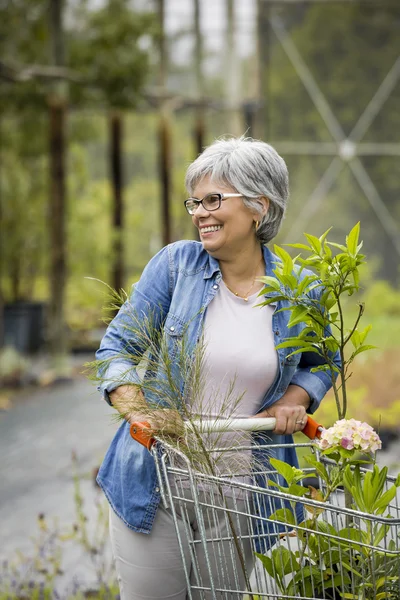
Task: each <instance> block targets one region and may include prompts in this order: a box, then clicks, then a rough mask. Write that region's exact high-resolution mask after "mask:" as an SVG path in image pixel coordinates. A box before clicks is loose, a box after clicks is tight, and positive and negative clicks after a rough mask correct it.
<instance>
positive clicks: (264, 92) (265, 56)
mask: <svg viewBox="0 0 400 600" xmlns="http://www.w3.org/2000/svg"><path fill="white" fill-rule="evenodd" d="M270 10H271V7H270V3H269V2H264V0H257V63H258V80H259V84H258V86H259V87H258V99H259V102H258V107H259V108H258V118H257V132H258V133H257V137H260V138H262V139H264V140H268V139H269V136H270V131H269V130H270V127H269V75H270V73H269V66H270V25H269V16H270Z"/></svg>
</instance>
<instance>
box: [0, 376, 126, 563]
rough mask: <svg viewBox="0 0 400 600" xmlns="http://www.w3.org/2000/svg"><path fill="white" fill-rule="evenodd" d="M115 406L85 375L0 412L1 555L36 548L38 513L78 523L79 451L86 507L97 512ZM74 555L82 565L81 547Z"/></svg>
mask: <svg viewBox="0 0 400 600" xmlns="http://www.w3.org/2000/svg"><path fill="white" fill-rule="evenodd" d="M112 414H113V413H112V409H110V408H109V406H108V405H107V404H106V403H105V402H103V401H102V400H101V398H100V397H99V394H98V392H97V391H96V389H95V388H94V386H93V384H91V383H89V382H87V381H85V380H84V379H83V378H82V379H79V380H76V381H73V382H71V383H68V384H59V385H56V386H53V387H49V388H45V389H31V390H26V391H23V392H21V393H19V394H18V395H17V396H16V397H15V398H14V399H13V404H12V408H11V409H10V410H9V411H7V412H3V413H0V455H1V457H2V459H1V461H0V482H1V484H0V532H1V534H0V537H1V545H0V557H1V558H10V557H11V556H13V555H14V553H15V551H16V550H17V549H19V550H22V551H23V552H24V553H28V554H29V555H31V554H32V549H33V545H32V542H31V538H32V537H33V536H35V537H36V536H37V534H38V524H37V515H38V514H39V513H44V514H45V515H46V518H47V519H48V520H49V522H52V521H53V519H56V518H57V519H58V522H59V524H60V525H61V526H68V525H72V524H73V522H74V521H75V505H74V498H73V477H72V474H73V469H72V460H71V455H72V452H75V453H76V455H77V457H78V462H79V469H80V472H81V473H85V474H88V475H89V477H88V478H87V479H86V480H84V481H83V482H82V490H83V493H84V498H85V505H84V510H85V512H86V513H87V516H88V517H89V520H90V521H91V520H93V517H94V516H95V514H97V511H96V508H95V502H96V499H97V498H98V497H100V496H102V494H101V492H99V491H98V490H96V488H95V486H94V484H93V479H92V477H91V474H92V472H93V469H95V468H96V466H98V465H99V464H100V462H101V460H102V457H103V455H104V452H105V450H106V448H107V446H108V444H109V442H110V440H111V438H112V436H113V434H114V431H115V430H116V428H117V425H116V424H115V423H114V421H113V419H112ZM74 559H75V562H76V564H77V565H78V564H79V563H80V562H81V557H80V553H79V552H77V550H75V551H74V556H72V555H71V554H70V555H69V556H67V562H68V564H69V565H70V566H71V567H72V565H73V562H74ZM80 566H81V567H83V571H85V570H90V566H89V564H88V565H87V568H86V569H85V567H84V566H83V565H80ZM72 568H73V572H74V570H75V568H74V567H72ZM78 570H79V569H78V568H77V571H78Z"/></svg>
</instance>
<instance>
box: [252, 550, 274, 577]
mask: <svg viewBox="0 0 400 600" xmlns="http://www.w3.org/2000/svg"><path fill="white" fill-rule="evenodd" d="M254 554H255V555H256V556H257V558H258V559H259V560H260V561H261V562H262V564H263V567H264V569H265V570H266V571H267V573H268V575H269V576H270V577H272V578H273V579H275V575H276V573H275V569H274V563H273V562H272V559H271V558H270V557H269V556H265V555H264V554H260V553H259V552H255V553H254Z"/></svg>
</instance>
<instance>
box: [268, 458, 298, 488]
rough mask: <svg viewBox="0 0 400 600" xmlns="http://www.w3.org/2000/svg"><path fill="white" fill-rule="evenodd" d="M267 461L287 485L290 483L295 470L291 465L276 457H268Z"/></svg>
mask: <svg viewBox="0 0 400 600" xmlns="http://www.w3.org/2000/svg"><path fill="white" fill-rule="evenodd" d="M269 462H270V463H271V465H272V466H273V467H274V469H275V470H276V471H277V472H278V473H279V474H280V475H282V477H283V478H284V479H285V481H286V482H287V483H288V485H290V484H291V483H292V482H293V481H294V478H295V471H294V470H293V467H291V466H290V465H288V464H287V463H285V462H284V461H282V460H279V459H278V458H270V459H269Z"/></svg>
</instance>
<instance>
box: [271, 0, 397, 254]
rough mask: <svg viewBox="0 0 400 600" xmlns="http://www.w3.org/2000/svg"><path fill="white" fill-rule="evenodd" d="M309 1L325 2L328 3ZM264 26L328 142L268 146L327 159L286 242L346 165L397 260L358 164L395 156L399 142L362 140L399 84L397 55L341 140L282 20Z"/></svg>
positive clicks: (391, 226) (388, 224)
mask: <svg viewBox="0 0 400 600" xmlns="http://www.w3.org/2000/svg"><path fill="white" fill-rule="evenodd" d="M261 1H263V0H261ZM264 1H265V0H264ZM313 1H314V2H315V1H319V2H323V1H324V2H328V1H329V0H313ZM294 2H295V0H284V3H285V4H290V3H294ZM274 4H275V3H274V2H272V3H271V5H272V6H273V5H274ZM268 22H269V25H270V28H271V30H272V32H273V33H274V35H275V37H276V39H277V40H278V41H279V43H280V45H281V46H282V48H283V50H284V52H285V54H286V56H287V57H288V59H289V61H290V62H291V64H292V66H293V67H294V69H295V71H296V73H297V75H298V76H299V78H300V80H301V82H302V83H303V85H304V88H305V89H306V91H307V93H308V95H309V96H310V98H311V100H312V102H313V104H314V106H315V108H316V110H317V111H318V113H319V114H320V116H321V118H322V120H323V121H324V123H325V125H326V127H327V130H328V131H329V133H330V135H331V137H332V142H314V141H312V142H296V141H289V142H283V141H282V142H280V141H279V140H275V141H272V144H273V145H274V146H275V147H276V148H278V149H279V151H280V152H282V153H283V154H287V155H288V154H292V155H305V156H307V155H318V156H321V155H322V156H330V157H332V160H331V162H330V164H329V165H328V167H327V169H326V170H325V172H324V173H323V174H322V176H321V179H320V180H319V182H318V184H317V186H316V187H315V189H314V190H313V192H312V193H311V195H310V197H309V199H308V201H307V202H306V204H305V205H304V206H303V207H302V210H301V213H300V214H299V215H298V216H297V218H296V219H295V220H294V225H293V226H292V228H291V229H290V231H289V232H288V234H287V236H286V239H285V242H286V241H289V240H291V241H293V240H294V239H296V237H297V236H298V235H299V233H300V232H301V231H303V229H304V227H305V226H306V224H307V222H309V220H310V219H311V218H312V216H313V215H314V214H315V212H316V211H317V209H318V208H319V207H320V205H321V203H322V201H323V200H324V198H325V197H326V195H327V194H328V192H329V190H330V189H331V188H332V186H333V184H334V182H335V181H336V179H337V178H338V176H339V175H340V173H341V171H342V169H343V167H344V165H345V164H347V165H348V166H349V168H350V170H351V172H352V173H353V175H354V177H355V179H356V181H357V182H358V184H359V186H360V188H361V190H362V192H363V193H364V195H365V197H366V199H367V201H368V202H369V204H370V206H371V208H372V210H373V211H374V213H375V215H376V217H377V219H378V220H379V222H380V223H381V225H382V227H383V229H384V231H385V233H386V235H387V237H388V238H389V239H390V240H391V242H392V243H393V246H394V248H395V250H396V252H397V254H398V255H399V256H400V229H399V227H398V225H397V224H396V222H395V220H394V218H393V217H392V216H391V214H390V212H389V210H388V208H387V206H386V204H385V202H384V200H383V198H382V197H381V195H380V193H379V192H378V190H377V188H376V187H375V185H374V183H373V181H372V179H371V177H370V176H369V174H368V171H367V170H366V168H365V167H364V165H363V163H362V162H361V160H360V157H361V156H368V155H375V156H400V143H398V144H397V143H378V142H373V143H369V142H363V141H362V140H363V137H364V136H365V134H366V132H367V131H368V129H369V127H370V126H371V124H372V122H373V121H374V119H375V117H376V116H377V115H378V114H379V112H380V111H381V110H382V108H383V106H384V104H385V102H386V100H387V99H388V98H389V96H390V94H391V93H392V91H393V89H394V88H395V86H396V84H397V83H398V81H399V80H400V54H399V57H398V58H397V59H396V61H395V62H394V64H393V65H392V67H391V68H390V69H389V71H388V73H387V74H386V76H385V77H384V79H383V81H382V82H381V84H380V85H379V87H378V89H377V90H376V92H375V94H374V95H373V96H372V98H371V100H370V102H369V103H368V105H367V106H366V108H365V109H364V111H363V112H362V113H361V115H360V116H359V118H358V121H357V123H356V124H355V125H354V127H353V129H352V131H351V133H350V134H349V135H348V136H346V135H345V133H344V131H343V129H342V127H341V125H340V123H339V121H338V119H337V117H336V116H335V114H334V111H333V109H332V107H331V106H330V104H329V102H328V100H327V98H326V96H325V95H324V94H323V92H322V91H321V89H320V87H319V85H318V83H317V81H316V80H315V78H314V76H313V74H312V73H311V70H310V68H309V67H308V65H307V63H306V61H305V60H304V58H303V57H302V55H301V53H300V51H299V49H298V48H297V47H296V44H295V43H294V41H293V39H292V37H291V35H290V33H289V32H288V31H287V29H286V27H285V24H284V22H283V20H282V19H281V18H280V17H279V16H277V15H273V14H270V15H269V17H268Z"/></svg>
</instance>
